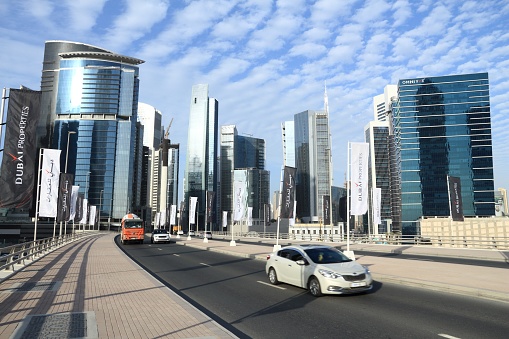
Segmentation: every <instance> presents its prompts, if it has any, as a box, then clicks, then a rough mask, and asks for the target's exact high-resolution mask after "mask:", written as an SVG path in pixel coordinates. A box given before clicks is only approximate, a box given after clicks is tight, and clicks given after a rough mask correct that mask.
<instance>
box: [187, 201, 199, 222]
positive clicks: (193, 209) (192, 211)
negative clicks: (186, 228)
mask: <svg viewBox="0 0 509 339" xmlns="http://www.w3.org/2000/svg"><path fill="white" fill-rule="evenodd" d="M196 202H198V197H191V199H189V223H190V224H195V223H196V221H195V213H196Z"/></svg>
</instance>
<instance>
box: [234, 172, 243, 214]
mask: <svg viewBox="0 0 509 339" xmlns="http://www.w3.org/2000/svg"><path fill="white" fill-rule="evenodd" d="M245 196H246V184H245V182H243V181H239V180H235V181H234V183H233V221H241V220H242V219H244V216H245V215H246V199H245Z"/></svg>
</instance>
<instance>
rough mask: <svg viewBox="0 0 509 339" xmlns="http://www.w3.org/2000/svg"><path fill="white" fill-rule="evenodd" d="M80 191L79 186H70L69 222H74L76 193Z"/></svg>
mask: <svg viewBox="0 0 509 339" xmlns="http://www.w3.org/2000/svg"><path fill="white" fill-rule="evenodd" d="M79 190H80V187H79V186H72V191H71V215H70V217H69V220H67V221H71V220H74V217H75V216H76V200H78V191H79Z"/></svg>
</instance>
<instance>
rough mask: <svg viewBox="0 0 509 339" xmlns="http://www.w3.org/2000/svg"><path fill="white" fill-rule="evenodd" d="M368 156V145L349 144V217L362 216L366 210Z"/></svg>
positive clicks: (359, 143) (360, 143)
mask: <svg viewBox="0 0 509 339" xmlns="http://www.w3.org/2000/svg"><path fill="white" fill-rule="evenodd" d="M368 154H369V144H368V143H365V142H352V143H351V159H352V162H351V164H350V176H351V178H350V182H351V183H352V184H351V185H352V186H351V192H352V197H351V206H350V211H351V215H364V213H366V211H367V210H368Z"/></svg>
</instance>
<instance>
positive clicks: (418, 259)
mask: <svg viewBox="0 0 509 339" xmlns="http://www.w3.org/2000/svg"><path fill="white" fill-rule="evenodd" d="M408 260H417V261H435V260H433V259H420V258H408Z"/></svg>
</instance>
